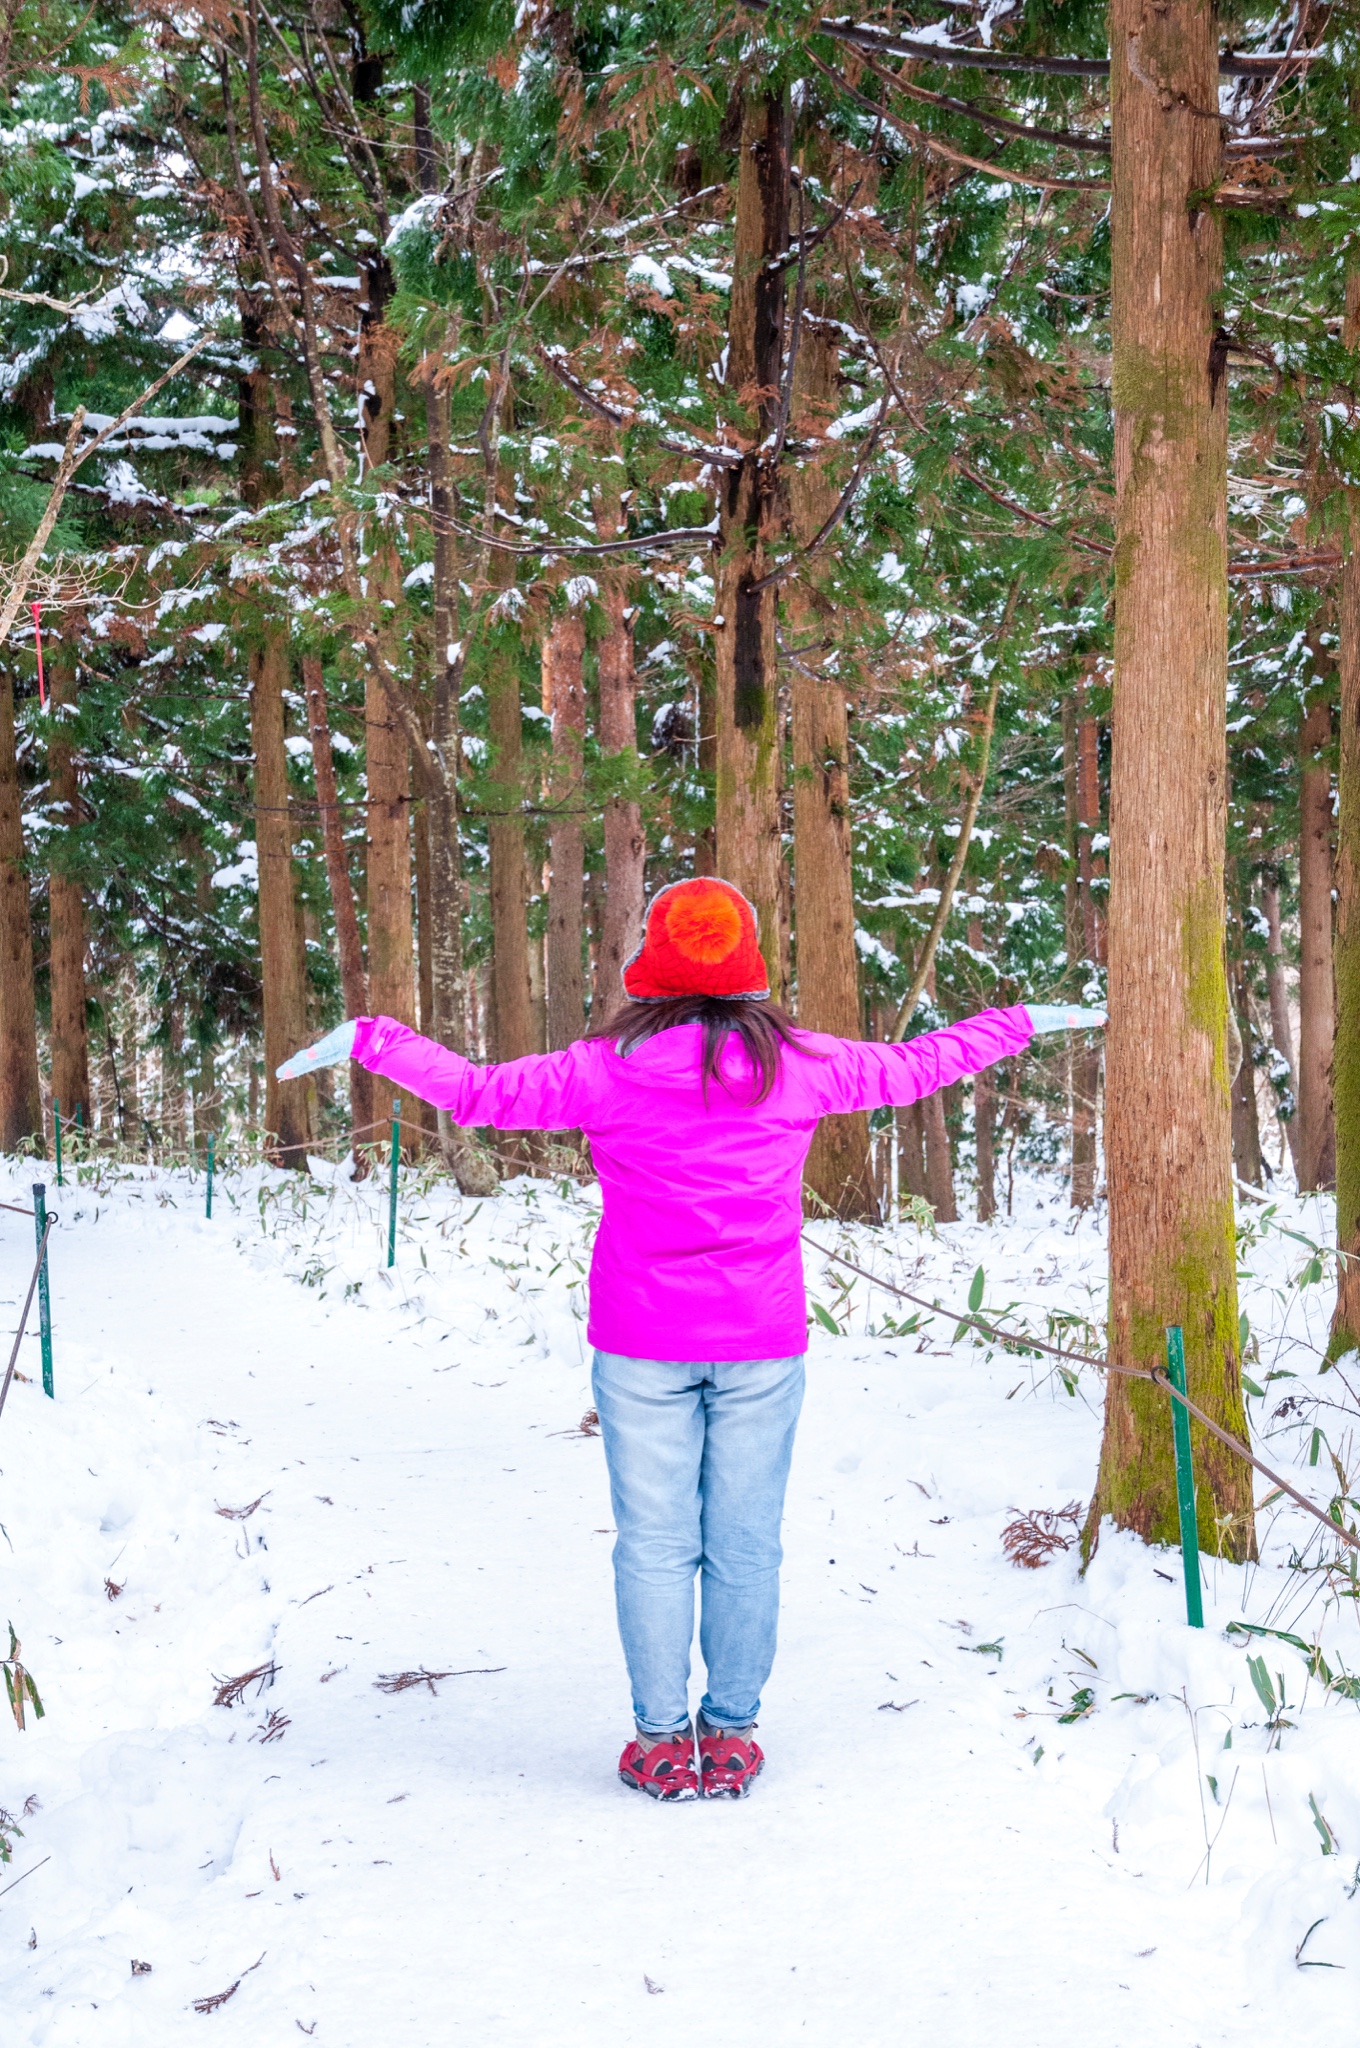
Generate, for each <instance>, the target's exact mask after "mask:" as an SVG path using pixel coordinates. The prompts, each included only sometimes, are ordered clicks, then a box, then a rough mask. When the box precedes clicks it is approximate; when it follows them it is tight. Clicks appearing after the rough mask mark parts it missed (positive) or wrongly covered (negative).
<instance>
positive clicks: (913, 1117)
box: [897, 1102, 930, 1202]
mask: <svg viewBox="0 0 1360 2048" xmlns="http://www.w3.org/2000/svg"><path fill="white" fill-rule="evenodd" d="M897 1171H898V1177H899V1180H900V1182H901V1185H902V1186H903V1187H904V1188H905V1189H906V1191H907V1193H908V1194H909V1195H919V1197H920V1198H921V1200H922V1201H923V1202H925V1201H929V1199H930V1183H929V1180H928V1179H927V1176H926V1125H925V1116H924V1114H923V1108H922V1104H921V1103H919V1102H913V1103H910V1104H908V1106H907V1107H906V1108H905V1109H899V1110H898V1111H897Z"/></svg>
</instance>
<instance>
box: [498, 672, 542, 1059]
mask: <svg viewBox="0 0 1360 2048" xmlns="http://www.w3.org/2000/svg"><path fill="white" fill-rule="evenodd" d="M486 710H487V729H488V733H489V737H490V741H491V762H490V770H491V772H490V776H489V778H488V786H487V804H488V808H489V810H490V813H491V815H490V818H489V820H488V824H487V838H488V840H489V842H490V868H491V1019H490V1023H491V1046H492V1052H491V1057H492V1058H493V1059H494V1060H498V1061H499V1060H518V1059H523V1058H524V1056H525V1055H526V1054H527V1053H530V1052H532V1051H533V1050H534V1045H533V1021H532V1018H531V1016H530V1009H529V926H528V919H527V917H526V915H525V911H526V906H527V902H528V879H529V878H528V874H527V872H526V868H525V860H524V808H523V805H524V750H523V737H522V725H523V718H522V713H521V710H520V695H519V661H518V658H517V656H516V654H515V653H514V652H513V650H511V649H510V648H508V647H507V648H504V649H501V650H498V651H497V652H496V653H495V654H494V655H493V656H492V659H491V661H490V663H489V665H488V672H487V676H486Z"/></svg>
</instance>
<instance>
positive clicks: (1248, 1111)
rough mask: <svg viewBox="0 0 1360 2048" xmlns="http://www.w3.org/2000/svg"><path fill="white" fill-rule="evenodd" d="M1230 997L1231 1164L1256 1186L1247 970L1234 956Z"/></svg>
mask: <svg viewBox="0 0 1360 2048" xmlns="http://www.w3.org/2000/svg"><path fill="white" fill-rule="evenodd" d="M1232 999H1233V1008H1234V1010H1235V1011H1236V1015H1237V1035H1238V1042H1239V1046H1240V1049H1241V1050H1240V1058H1239V1060H1238V1066H1237V1072H1236V1073H1235V1074H1234V1075H1233V1083H1232V1144H1233V1165H1234V1167H1235V1169H1236V1172H1237V1177H1238V1179H1239V1180H1241V1181H1245V1182H1246V1183H1247V1185H1248V1187H1253V1188H1259V1187H1260V1185H1261V1182H1262V1180H1263V1179H1264V1175H1263V1173H1262V1171H1261V1126H1260V1121H1259V1119H1258V1117H1257V1113H1256V1066H1255V1062H1254V1061H1253V1059H1252V1049H1253V1044H1254V1035H1253V1032H1252V1028H1251V1008H1250V1004H1249V1003H1248V1000H1247V971H1246V966H1245V963H1244V962H1243V961H1241V960H1235V961H1234V962H1233V965H1232Z"/></svg>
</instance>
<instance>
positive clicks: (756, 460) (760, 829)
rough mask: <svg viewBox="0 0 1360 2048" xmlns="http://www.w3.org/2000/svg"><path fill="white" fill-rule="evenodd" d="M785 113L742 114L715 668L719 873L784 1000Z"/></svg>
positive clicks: (754, 97) (758, 98) (766, 108)
mask: <svg viewBox="0 0 1360 2048" xmlns="http://www.w3.org/2000/svg"><path fill="white" fill-rule="evenodd" d="M788 125H789V124H788V111H787V108H786V105H785V101H784V96H783V94H782V92H756V93H753V94H751V95H750V97H749V98H748V99H747V102H746V106H745V110H744V113H743V117H742V130H741V148H740V157H739V169H738V174H737V218H736V245H735V248H734V251H733V277H732V294H731V301H730V312H729V315H728V343H727V370H726V378H725V381H726V384H727V388H728V390H729V391H730V392H732V393H733V395H734V397H735V400H736V403H737V405H738V407H739V408H740V409H741V411H742V412H743V414H744V415H745V419H746V422H747V424H746V427H745V430H744V436H743V438H744V441H745V452H744V454H743V456H742V459H741V462H740V463H739V464H738V466H737V467H736V468H734V469H729V470H726V471H725V472H724V473H723V481H722V485H721V488H720V495H719V519H720V533H721V549H722V554H721V559H720V562H719V568H718V615H717V618H716V619H715V621H714V627H715V632H714V646H715V654H716V665H717V740H718V746H717V755H718V760H717V862H718V872H719V873H720V874H721V875H722V876H724V877H725V879H726V880H727V881H729V882H731V883H733V884H734V886H735V887H736V888H738V889H740V890H741V891H742V893H743V894H744V895H745V896H747V897H748V898H749V899H750V901H751V903H752V904H753V906H754V908H755V913H756V923H757V928H758V930H759V933H760V945H761V951H762V952H763V954H764V956H765V962H766V966H767V968H768V970H769V976H770V988H771V991H772V993H773V994H774V996H775V998H776V1000H782V998H783V994H784V977H783V963H782V960H781V957H780V944H779V936H780V921H779V869H780V857H781V847H780V827H779V765H780V764H779V680H778V670H777V658H778V657H777V648H776V640H775V615H776V600H775V591H774V589H773V588H767V589H764V590H761V589H759V588H758V587H757V586H758V584H759V582H760V579H761V577H762V576H763V575H764V573H765V571H766V569H767V567H768V559H767V551H768V549H769V547H770V544H771V542H772V540H773V538H774V536H775V534H776V533H777V531H778V529H779V526H780V523H781V520H780V507H779V493H778V458H777V455H771V454H768V453H762V449H764V448H765V447H766V444H767V443H768V441H769V437H770V436H771V435H772V434H775V433H777V430H778V420H779V414H780V410H781V407H780V391H781V385H782V381H783V335H784V264H783V263H782V262H780V261H777V260H775V259H778V258H780V257H782V256H783V254H784V252H785V250H786V249H787V247H788V238H789V189H790V181H789V133H788Z"/></svg>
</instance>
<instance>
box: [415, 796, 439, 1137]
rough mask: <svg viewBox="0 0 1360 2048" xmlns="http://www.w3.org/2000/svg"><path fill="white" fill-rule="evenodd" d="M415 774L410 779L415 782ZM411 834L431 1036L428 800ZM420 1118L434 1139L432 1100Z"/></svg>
mask: <svg viewBox="0 0 1360 2048" xmlns="http://www.w3.org/2000/svg"><path fill="white" fill-rule="evenodd" d="M414 780H415V778H414V775H413V776H412V781H413V782H414ZM411 838H412V842H413V848H414V854H415V868H416V1015H417V1017H418V1018H419V1019H420V1025H419V1029H420V1033H421V1036H422V1037H424V1038H433V1036H434V958H433V946H432V944H431V938H430V928H431V926H432V924H433V923H434V913H433V910H432V908H431V904H430V812H429V806H428V805H427V804H417V805H416V806H415V815H414V817H413V818H412V821H411ZM420 1121H421V1123H422V1125H423V1126H424V1130H425V1134H426V1136H427V1137H428V1138H429V1139H431V1140H434V1139H436V1138H437V1137H438V1134H439V1122H438V1113H437V1111H436V1110H435V1106H434V1104H433V1103H432V1102H422V1103H421V1105H420Z"/></svg>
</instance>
